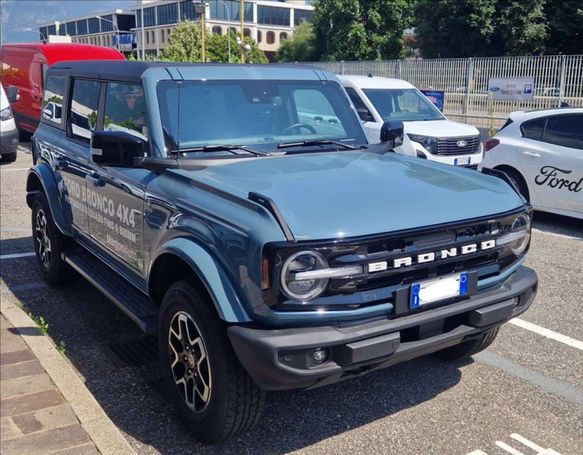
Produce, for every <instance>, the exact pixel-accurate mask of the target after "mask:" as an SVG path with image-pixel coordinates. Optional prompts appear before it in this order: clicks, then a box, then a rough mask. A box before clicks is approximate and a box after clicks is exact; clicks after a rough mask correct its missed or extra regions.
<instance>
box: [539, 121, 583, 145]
mask: <svg viewBox="0 0 583 455" xmlns="http://www.w3.org/2000/svg"><path fill="white" fill-rule="evenodd" d="M543 141H544V142H549V143H551V144H556V145H562V146H563V147H570V148H574V149H580V150H583V114H567V115H557V116H555V117H549V119H548V122H547V127H546V128H545V131H544V134H543Z"/></svg>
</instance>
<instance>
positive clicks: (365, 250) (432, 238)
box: [264, 214, 517, 311]
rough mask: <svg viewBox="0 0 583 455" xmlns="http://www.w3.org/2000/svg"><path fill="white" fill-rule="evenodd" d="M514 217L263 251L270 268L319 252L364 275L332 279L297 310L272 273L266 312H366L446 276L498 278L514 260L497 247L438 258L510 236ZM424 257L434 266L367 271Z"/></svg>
mask: <svg viewBox="0 0 583 455" xmlns="http://www.w3.org/2000/svg"><path fill="white" fill-rule="evenodd" d="M515 218H516V215H515V214H511V215H506V216H502V217H498V218H492V219H487V220H482V221H475V222H469V223H459V224H454V225H450V226H449V227H443V226H442V227H436V228H433V229H432V228H426V229H421V230H418V231H416V232H415V231H413V232H411V231H410V232H404V233H394V234H387V235H379V236H374V237H367V238H360V239H346V240H345V241H340V242H338V241H336V242H331V243H328V244H322V243H320V244H311V243H310V242H305V243H303V242H302V245H301V246H299V245H296V246H295V247H293V248H290V249H288V248H282V249H279V248H277V245H274V244H272V247H273V248H274V249H275V251H272V252H271V253H270V252H269V251H267V252H266V253H267V255H268V257H269V262H271V263H272V264H276V265H277V264H279V266H281V264H283V262H285V259H286V257H289V255H291V254H293V253H294V252H296V251H299V249H301V250H304V249H306V250H309V249H313V250H317V251H319V252H320V253H321V254H322V255H324V256H325V257H326V258H327V260H328V263H329V265H330V267H332V268H339V267H346V266H353V265H360V266H362V267H363V273H362V274H361V275H358V276H352V277H349V278H333V279H330V281H329V283H328V290H327V292H326V293H325V294H324V295H323V296H322V297H319V298H318V299H316V300H314V301H312V302H309V304H307V305H306V304H301V303H298V302H295V301H292V300H287V299H285V298H284V297H282V296H281V294H280V293H279V288H278V285H277V284H278V282H279V280H278V275H277V273H278V272H277V270H279V268H278V267H277V266H276V272H275V273H274V274H273V275H272V276H271V277H270V281H271V283H273V284H274V285H275V286H273V287H272V288H271V289H269V290H268V291H265V293H264V298H265V299H266V301H268V302H270V306H271V307H272V308H274V309H278V310H292V311H293V310H298V308H300V307H301V309H302V311H306V310H310V309H312V306H313V307H314V308H316V309H317V308H318V305H325V306H326V308H329V309H356V308H362V307H365V306H372V305H377V304H380V303H385V302H391V301H392V300H393V299H394V297H395V292H396V291H397V289H400V288H402V287H407V286H409V285H410V284H411V283H413V282H417V281H421V280H426V279H431V278H435V277H438V276H444V275H448V274H453V273H457V272H466V271H474V272H476V273H477V277H478V279H479V280H481V279H484V278H488V277H492V276H496V275H498V274H499V273H500V271H501V270H504V269H505V268H507V267H508V266H510V265H511V264H512V263H513V262H514V261H516V259H517V258H516V257H515V256H514V255H512V254H510V252H509V250H508V249H507V248H506V247H503V246H498V245H496V246H495V247H493V248H488V249H483V250H482V249H481V248H480V249H478V251H476V252H473V253H470V254H458V255H457V256H450V257H446V256H442V250H446V249H451V248H454V247H457V248H458V251H460V250H461V247H462V246H464V245H468V244H481V243H480V242H485V241H488V240H491V239H496V238H498V237H500V236H501V235H503V234H505V233H506V232H508V230H509V229H510V226H511V225H512V222H513V221H514V220H515ZM424 253H435V260H433V261H432V262H422V263H419V262H417V260H416V259H414V261H413V264H412V265H407V266H404V267H400V268H395V267H393V266H390V265H389V266H388V267H387V268H386V269H384V270H380V271H374V270H373V271H371V270H369V269H368V265H369V264H371V263H378V262H382V261H386V262H387V263H388V264H392V262H393V260H395V259H399V258H402V257H414V258H417V256H418V255H420V254H424Z"/></svg>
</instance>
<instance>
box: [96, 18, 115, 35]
mask: <svg viewBox="0 0 583 455" xmlns="http://www.w3.org/2000/svg"><path fill="white" fill-rule="evenodd" d="M111 21H113V16H112V15H111V14H108V15H107V16H101V19H99V22H100V25H101V31H102V32H112V31H113V24H112V23H111Z"/></svg>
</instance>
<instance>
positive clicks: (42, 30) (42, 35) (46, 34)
mask: <svg viewBox="0 0 583 455" xmlns="http://www.w3.org/2000/svg"><path fill="white" fill-rule="evenodd" d="M38 31H39V32H40V33H39V35H40V39H41V40H45V39H48V37H49V32H48V29H47V27H40V28H39V29H38Z"/></svg>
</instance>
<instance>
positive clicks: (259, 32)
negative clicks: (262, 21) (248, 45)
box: [257, 30, 263, 43]
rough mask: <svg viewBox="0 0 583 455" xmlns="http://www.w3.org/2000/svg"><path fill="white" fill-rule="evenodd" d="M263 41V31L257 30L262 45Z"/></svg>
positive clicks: (258, 40) (258, 39)
mask: <svg viewBox="0 0 583 455" xmlns="http://www.w3.org/2000/svg"><path fill="white" fill-rule="evenodd" d="M261 41H263V33H261V30H257V42H258V43H260V42H261Z"/></svg>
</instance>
